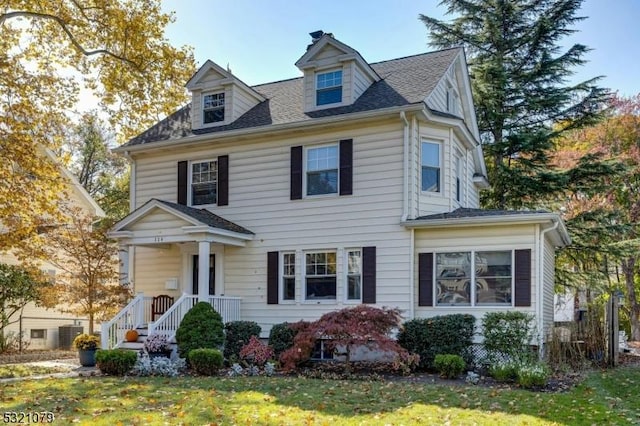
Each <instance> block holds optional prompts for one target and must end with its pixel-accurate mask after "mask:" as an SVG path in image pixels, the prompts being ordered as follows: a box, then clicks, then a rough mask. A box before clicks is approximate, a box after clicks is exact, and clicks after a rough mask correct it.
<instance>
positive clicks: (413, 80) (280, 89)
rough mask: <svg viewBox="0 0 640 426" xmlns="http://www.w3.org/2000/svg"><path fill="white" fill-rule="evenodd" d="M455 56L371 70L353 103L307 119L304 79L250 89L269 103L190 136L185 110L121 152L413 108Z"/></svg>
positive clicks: (433, 55) (452, 52)
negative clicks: (160, 143)
mask: <svg viewBox="0 0 640 426" xmlns="http://www.w3.org/2000/svg"><path fill="white" fill-rule="evenodd" d="M459 52H460V48H454V49H447V50H440V51H436V52H430V53H424V54H420V55H414V56H407V57H404V58H398V59H392V60H389V61H383V62H378V63H374V64H371V67H372V68H373V69H374V70H375V71H376V73H378V75H379V76H380V77H381V80H380V81H377V82H375V83H373V84H372V85H371V86H370V87H369V88H368V89H367V90H366V91H365V92H364V93H363V94H362V95H361V96H360V97H359V98H358V99H357V100H356V102H355V103H353V104H352V105H347V106H342V107H336V108H329V109H324V110H320V111H313V112H308V113H305V112H304V103H303V102H304V99H303V90H302V77H300V78H294V79H290V80H283V81H277V82H273V83H267V84H261V85H257V86H253V87H252V88H253V89H254V90H256V91H257V92H259V93H261V94H262V95H263V96H264V97H265V98H266V99H267V100H266V101H264V102H261V103H260V104H258V105H256V106H255V107H253V108H252V109H250V110H249V111H247V112H246V113H245V114H244V115H242V116H241V117H240V118H238V119H237V120H236V121H234V122H233V123H230V124H228V125H225V126H218V127H210V128H206V129H198V130H192V129H191V105H190V104H188V105H185V106H184V107H182V108H180V109H179V110H178V111H176V112H175V113H173V114H171V115H170V116H168V117H167V118H165V119H164V120H162V121H160V122H158V123H156V124H155V125H154V126H152V127H151V128H149V129H148V130H146V131H145V132H143V133H141V134H140V135H138V136H136V137H135V138H133V139H131V140H130V141H129V142H127V143H126V144H125V145H123V146H132V145H142V144H149V143H153V142H158V141H167V140H175V139H180V138H184V137H188V136H192V135H197V134H204V133H219V132H225V131H229V130H238V129H249V128H253V127H260V126H269V125H277V124H286V123H294V122H303V121H307V120H313V119H315V118H320V117H329V116H337V115H343V114H350V113H356V112H365V111H374V110H377V109H383V108H390V107H396V106H403V105H411V104H417V103H420V102H423V101H424V99H425V98H426V97H427V96H428V95H429V94H430V93H431V92H432V91H433V89H434V88H435V87H436V85H437V83H438V82H439V81H440V79H441V78H442V76H443V75H444V73H445V72H446V70H447V69H448V68H449V66H450V65H451V63H452V61H453V60H454V58H455V57H456V56H457V55H458V53H459Z"/></svg>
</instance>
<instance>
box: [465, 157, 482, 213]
mask: <svg viewBox="0 0 640 426" xmlns="http://www.w3.org/2000/svg"><path fill="white" fill-rule="evenodd" d="M466 165H467V174H466V176H465V181H464V184H465V185H466V187H467V206H466V207H469V208H472V209H477V208H480V190H479V189H478V187H477V186H476V185H475V184H474V183H473V174H474V171H475V163H474V161H473V152H472V151H467V157H466Z"/></svg>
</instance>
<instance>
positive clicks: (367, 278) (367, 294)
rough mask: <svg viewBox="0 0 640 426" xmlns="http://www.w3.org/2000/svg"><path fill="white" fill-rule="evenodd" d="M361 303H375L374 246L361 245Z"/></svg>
mask: <svg viewBox="0 0 640 426" xmlns="http://www.w3.org/2000/svg"><path fill="white" fill-rule="evenodd" d="M362 303H376V248H375V247H362Z"/></svg>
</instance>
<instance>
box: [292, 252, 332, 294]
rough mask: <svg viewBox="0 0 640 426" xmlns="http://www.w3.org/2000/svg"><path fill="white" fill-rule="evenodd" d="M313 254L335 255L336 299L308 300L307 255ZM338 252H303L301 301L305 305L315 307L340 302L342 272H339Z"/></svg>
mask: <svg viewBox="0 0 640 426" xmlns="http://www.w3.org/2000/svg"><path fill="white" fill-rule="evenodd" d="M313 253H334V254H335V257H336V274H335V275H336V298H335V299H307V255H308V254H313ZM338 262H339V261H338V250H337V249H335V248H329V249H317V250H304V251H303V252H302V259H301V261H300V263H301V265H302V266H301V268H302V269H301V276H302V285H301V300H302V301H303V303H305V304H313V305H335V304H337V303H338V302H340V285H339V284H340V282H339V281H340V280H339V278H340V273H339V272H340V271H339V270H338Z"/></svg>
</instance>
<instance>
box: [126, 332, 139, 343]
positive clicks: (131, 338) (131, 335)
mask: <svg viewBox="0 0 640 426" xmlns="http://www.w3.org/2000/svg"><path fill="white" fill-rule="evenodd" d="M124 339H125V340H126V341H127V342H137V341H138V332H137V331H135V330H127V332H126V333H125V335H124Z"/></svg>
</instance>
